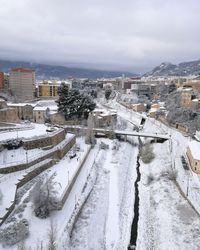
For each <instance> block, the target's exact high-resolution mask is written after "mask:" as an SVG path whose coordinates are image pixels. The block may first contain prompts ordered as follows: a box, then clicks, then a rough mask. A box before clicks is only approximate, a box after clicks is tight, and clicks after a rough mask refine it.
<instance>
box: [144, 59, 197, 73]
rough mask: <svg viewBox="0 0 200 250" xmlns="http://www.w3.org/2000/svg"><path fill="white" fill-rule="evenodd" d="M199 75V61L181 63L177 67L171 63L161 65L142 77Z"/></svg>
mask: <svg viewBox="0 0 200 250" xmlns="http://www.w3.org/2000/svg"><path fill="white" fill-rule="evenodd" d="M199 74H200V60H196V61H190V62H182V63H179V64H178V65H175V64H172V63H166V62H164V63H161V64H160V65H159V66H157V67H155V68H154V69H153V70H152V71H150V72H148V73H146V74H145V75H144V76H186V75H199Z"/></svg>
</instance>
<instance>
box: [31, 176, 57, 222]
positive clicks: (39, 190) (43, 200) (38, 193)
mask: <svg viewBox="0 0 200 250" xmlns="http://www.w3.org/2000/svg"><path fill="white" fill-rule="evenodd" d="M55 175H56V173H54V174H53V175H52V176H51V177H50V178H48V179H47V180H46V181H42V180H39V182H38V183H37V184H36V185H35V187H34V188H33V190H32V191H31V193H30V196H31V198H32V201H33V204H34V207H35V208H34V212H35V215H36V216H37V217H40V218H46V217H48V216H49V214H50V212H51V211H52V210H55V209H57V208H58V199H57V190H56V188H55V186H56V184H57V183H56V182H55V180H54V178H55Z"/></svg>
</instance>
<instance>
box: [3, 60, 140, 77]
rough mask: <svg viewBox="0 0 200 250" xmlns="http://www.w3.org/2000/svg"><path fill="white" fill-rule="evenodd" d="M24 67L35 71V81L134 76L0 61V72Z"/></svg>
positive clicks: (120, 72)
mask: <svg viewBox="0 0 200 250" xmlns="http://www.w3.org/2000/svg"><path fill="white" fill-rule="evenodd" d="M15 67H26V68H32V69H34V70H35V74H36V78H37V79H60V80H62V79H66V78H69V77H77V78H91V79H95V78H101V77H105V78H106V77H118V76H122V74H124V75H127V76H128V75H129V76H134V75H136V74H134V73H131V72H126V71H115V70H99V69H86V68H79V67H67V66H61V65H49V64H43V63H33V62H26V61H10V60H3V59H0V71H3V72H9V70H10V68H15Z"/></svg>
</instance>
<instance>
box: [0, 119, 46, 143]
mask: <svg viewBox="0 0 200 250" xmlns="http://www.w3.org/2000/svg"><path fill="white" fill-rule="evenodd" d="M30 125H31V126H29V128H28V129H23V130H21V131H18V130H17V131H1V132H0V142H1V141H5V140H11V139H18V138H26V139H28V138H32V137H36V136H37V137H38V136H44V135H48V132H46V129H47V126H46V125H44V124H37V123H31V124H30Z"/></svg>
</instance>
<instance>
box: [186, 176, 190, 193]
mask: <svg viewBox="0 0 200 250" xmlns="http://www.w3.org/2000/svg"><path fill="white" fill-rule="evenodd" d="M189 180H190V175H189V174H188V178H187V189H186V197H188V193H189Z"/></svg>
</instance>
